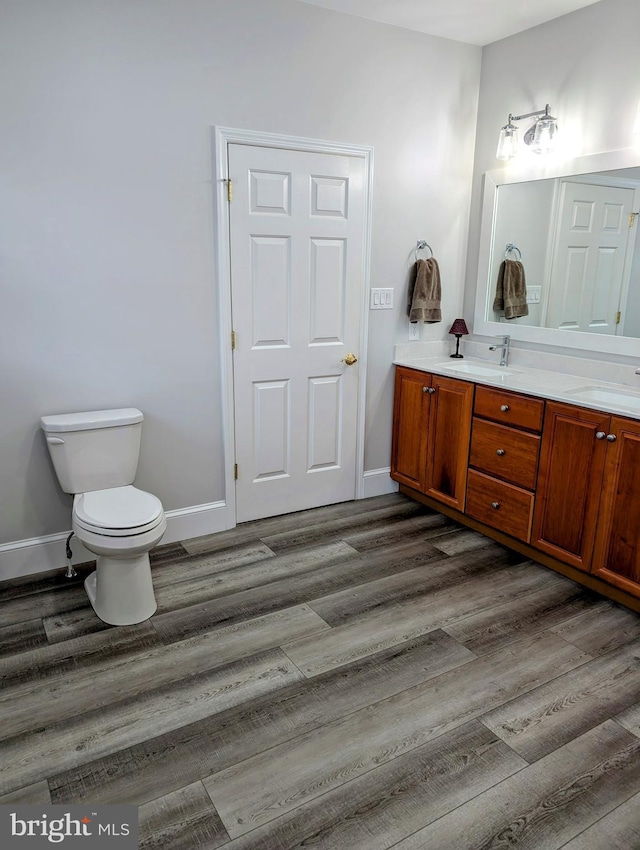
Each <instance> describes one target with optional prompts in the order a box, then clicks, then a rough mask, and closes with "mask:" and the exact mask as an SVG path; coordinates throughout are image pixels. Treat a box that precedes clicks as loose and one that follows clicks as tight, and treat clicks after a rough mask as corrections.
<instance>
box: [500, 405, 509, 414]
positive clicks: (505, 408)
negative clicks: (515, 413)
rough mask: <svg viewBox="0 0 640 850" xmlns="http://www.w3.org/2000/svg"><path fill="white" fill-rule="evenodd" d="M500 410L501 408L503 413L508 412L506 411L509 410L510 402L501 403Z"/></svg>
mask: <svg viewBox="0 0 640 850" xmlns="http://www.w3.org/2000/svg"><path fill="white" fill-rule="evenodd" d="M500 410H501V411H502V412H503V413H506V412H507V410H509V405H508V404H501V405H500Z"/></svg>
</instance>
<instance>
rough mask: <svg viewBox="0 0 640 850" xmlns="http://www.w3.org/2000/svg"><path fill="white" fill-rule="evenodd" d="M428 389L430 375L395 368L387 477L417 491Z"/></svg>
mask: <svg viewBox="0 0 640 850" xmlns="http://www.w3.org/2000/svg"><path fill="white" fill-rule="evenodd" d="M430 387H431V375H429V374H427V373H426V372H419V371H417V370H415V369H406V368H405V367H403V366H396V378H395V394H394V399H393V438H392V445H391V477H392V478H393V479H394V481H398V482H399V483H400V484H406V485H407V487H412V488H413V489H414V490H420V491H423V490H424V478H425V470H426V458H427V415H428V411H429V399H430V397H431V394H430V393H429V392H428V390H429V388H430Z"/></svg>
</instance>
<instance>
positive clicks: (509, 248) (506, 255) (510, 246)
mask: <svg viewBox="0 0 640 850" xmlns="http://www.w3.org/2000/svg"><path fill="white" fill-rule="evenodd" d="M512 251H517V252H518V260H521V259H522V252H521V251H520V248H518V246H517V245H514V244H513V242H507V244H506V247H505V252H504V258H505V260H508V259H509V254H510V253H511V252H512Z"/></svg>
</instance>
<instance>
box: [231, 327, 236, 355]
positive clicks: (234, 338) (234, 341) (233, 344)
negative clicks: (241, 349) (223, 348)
mask: <svg viewBox="0 0 640 850" xmlns="http://www.w3.org/2000/svg"><path fill="white" fill-rule="evenodd" d="M235 350H236V332H235V331H231V351H235Z"/></svg>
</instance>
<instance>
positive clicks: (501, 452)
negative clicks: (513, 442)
mask: <svg viewBox="0 0 640 850" xmlns="http://www.w3.org/2000/svg"><path fill="white" fill-rule="evenodd" d="M496 454H497V455H499V456H500V457H502V455H503V454H504V449H498V451H497V452H496Z"/></svg>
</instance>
